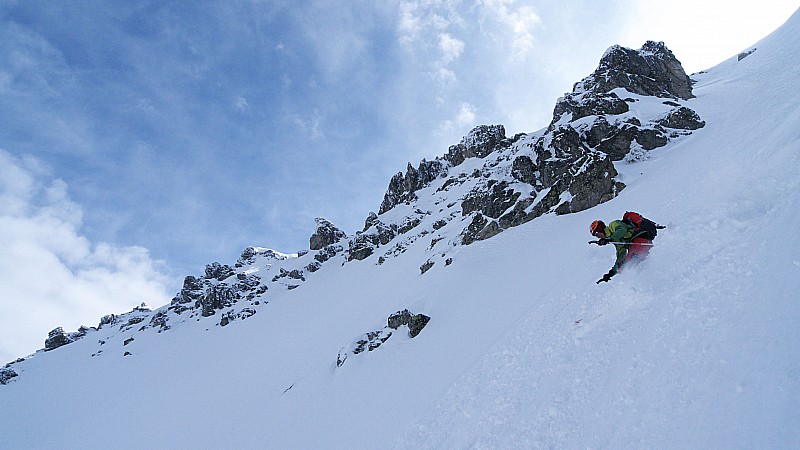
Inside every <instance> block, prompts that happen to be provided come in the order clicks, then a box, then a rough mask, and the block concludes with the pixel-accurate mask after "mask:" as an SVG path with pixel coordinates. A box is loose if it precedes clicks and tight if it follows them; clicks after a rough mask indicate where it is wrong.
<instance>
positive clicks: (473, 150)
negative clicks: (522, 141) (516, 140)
mask: <svg viewBox="0 0 800 450" xmlns="http://www.w3.org/2000/svg"><path fill="white" fill-rule="evenodd" d="M512 143H513V141H512V140H510V139H508V138H506V129H505V127H504V126H502V125H481V126H478V127H475V128H473V129H472V130H471V131H470V132H469V133H468V134H467V135H466V136H464V138H463V139H462V140H461V142H460V143H458V144H456V145H452V146H450V149H449V150H448V151H447V154H446V155H444V159H445V160H446V161H448V162H449V163H450V164H451V165H452V166H453V167H455V166H458V165H460V164H461V163H463V162H464V161H465V160H466V159H467V158H485V157H486V156H488V155H489V154H490V153H492V152H494V151H498V150H503V149H506V148H508V147H509V146H510V145H511V144H512Z"/></svg>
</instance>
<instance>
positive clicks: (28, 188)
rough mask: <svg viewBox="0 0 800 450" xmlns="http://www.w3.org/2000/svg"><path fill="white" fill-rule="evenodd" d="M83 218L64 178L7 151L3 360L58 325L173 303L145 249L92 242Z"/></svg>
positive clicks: (0, 313) (0, 329) (1, 188)
mask: <svg viewBox="0 0 800 450" xmlns="http://www.w3.org/2000/svg"><path fill="white" fill-rule="evenodd" d="M82 217H83V210H82V208H81V207H80V206H79V205H77V204H76V203H74V202H73V201H71V200H70V198H69V195H68V190H67V185H66V184H65V183H64V182H63V181H61V180H52V179H50V177H49V176H48V175H47V173H46V171H45V170H44V169H43V168H42V166H41V165H40V164H39V163H38V161H36V160H35V159H31V158H18V157H15V156H13V155H11V154H9V153H8V152H5V151H3V150H0V248H2V249H3V258H0V360H11V359H14V358H16V357H20V356H25V355H26V354H28V353H31V352H33V351H35V350H37V349H39V348H42V347H43V346H44V339H45V338H46V337H47V332H48V331H50V330H51V329H53V328H55V327H56V326H63V327H64V328H65V329H67V330H76V329H77V328H78V327H79V326H80V325H82V324H85V325H88V326H96V325H97V324H96V323H95V322H97V321H98V319H99V318H100V317H101V316H103V315H105V314H109V313H121V312H125V311H128V310H130V309H131V308H132V307H133V306H136V305H138V304H139V303H141V302H148V303H151V304H158V305H160V304H163V303H165V302H166V301H167V300H168V298H169V294H168V291H167V290H166V287H165V285H166V283H167V282H168V280H167V277H166V276H165V275H163V274H162V273H161V272H160V271H159V263H158V262H156V261H153V260H152V259H150V255H149V252H148V251H147V250H146V249H144V248H141V247H117V246H114V245H111V244H106V243H92V242H90V241H89V239H87V238H86V237H85V236H84V235H82V234H81V232H80V227H81V221H82Z"/></svg>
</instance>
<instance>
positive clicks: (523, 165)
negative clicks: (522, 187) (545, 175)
mask: <svg viewBox="0 0 800 450" xmlns="http://www.w3.org/2000/svg"><path fill="white" fill-rule="evenodd" d="M511 176H513V177H514V178H516V179H517V180H519V181H522V182H523V183H528V184H530V185H535V184H536V182H537V181H538V178H537V176H536V164H535V163H534V162H533V160H532V159H531V158H530V156H527V155H520V156H517V157H516V158H514V162H513V163H512V166H511Z"/></svg>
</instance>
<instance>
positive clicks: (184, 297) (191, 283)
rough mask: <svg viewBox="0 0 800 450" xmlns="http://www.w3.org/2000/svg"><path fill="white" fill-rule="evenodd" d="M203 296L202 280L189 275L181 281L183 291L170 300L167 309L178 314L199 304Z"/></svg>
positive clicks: (203, 286) (203, 285)
mask: <svg viewBox="0 0 800 450" xmlns="http://www.w3.org/2000/svg"><path fill="white" fill-rule="evenodd" d="M204 296H205V284H204V282H203V280H202V279H199V278H196V277H193V276H191V275H189V276H187V277H186V278H184V279H183V289H181V291H180V292H179V293H178V294H177V295H176V296H175V297H173V298H172V301H171V302H170V307H169V309H171V310H173V311H175V312H176V313H177V314H180V313H182V312H184V311H186V310H188V309H191V307H190V306H186V305H194V304H197V303H198V302H200V301H201V300H202V299H203V297H204Z"/></svg>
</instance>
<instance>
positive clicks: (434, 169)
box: [378, 159, 447, 214]
mask: <svg viewBox="0 0 800 450" xmlns="http://www.w3.org/2000/svg"><path fill="white" fill-rule="evenodd" d="M445 172H447V165H446V164H445V163H444V162H442V161H441V160H439V159H435V160H433V161H426V160H424V159H423V160H422V162H421V163H420V164H419V167H418V168H417V169H415V168H414V166H412V165H411V163H408V167H407V168H406V173H405V175H404V174H403V173H402V172H398V173H397V174H396V175H395V176H393V177H392V179H391V180H390V181H389V188H388V189H387V190H386V194H385V195H384V196H383V202H382V203H381V207H380V210H379V211H378V214H383V213H385V212H386V211H389V210H390V209H392V208H394V207H395V206H397V205H399V204H400V203H408V202H412V201H414V200H416V199H417V196H416V194H415V193H416V192H417V191H419V190H420V189H423V188H425V187H426V186H428V185H429V184H430V183H431V181H433V180H435V179H436V178H438V177H440V176H441V175H442V174H444V173H445Z"/></svg>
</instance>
